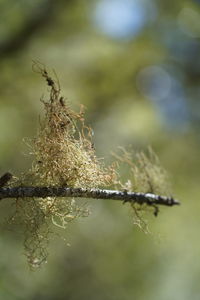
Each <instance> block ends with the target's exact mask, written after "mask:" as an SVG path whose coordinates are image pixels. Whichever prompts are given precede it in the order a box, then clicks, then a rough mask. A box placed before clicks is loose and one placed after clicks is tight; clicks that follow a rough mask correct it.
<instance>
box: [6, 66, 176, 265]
mask: <svg viewBox="0 0 200 300" xmlns="http://www.w3.org/2000/svg"><path fill="white" fill-rule="evenodd" d="M34 71H36V72H38V73H39V74H40V75H42V77H43V78H44V79H45V80H46V82H47V84H48V88H49V99H48V100H44V99H42V100H41V101H42V103H43V105H44V111H45V114H44V117H43V119H42V120H40V123H39V130H38V134H37V136H36V137H35V138H34V139H33V140H31V141H30V142H29V146H30V150H31V151H30V153H31V155H32V157H33V163H32V167H31V169H30V170H29V171H28V172H27V173H25V174H23V175H22V177H21V178H20V179H19V180H14V181H12V182H11V183H9V186H10V187H19V188H20V186H24V188H26V187H33V188H35V189H37V188H38V187H44V188H45V189H47V188H48V187H51V188H53V187H55V188H56V187H58V188H62V187H65V188H66V187H68V188H77V190H78V191H79V193H80V194H81V193H83V190H84V189H85V193H87V189H95V188H96V189H99V188H102V187H109V186H112V188H113V187H115V188H116V189H121V191H114V192H116V193H118V194H123V195H124V196H125V195H126V193H127V192H139V193H158V194H159V193H161V194H165V195H169V193H168V187H167V182H168V180H167V177H166V172H165V171H163V169H162V168H161V166H160V164H159V161H158V159H157V158H156V156H155V155H154V154H153V152H152V151H149V154H148V155H145V154H143V153H138V154H134V155H132V154H131V153H129V152H127V151H126V150H124V149H123V148H121V154H119V153H118V154H116V153H115V154H114V156H115V158H116V159H117V162H115V164H114V165H113V166H111V167H108V168H106V167H105V166H104V165H103V163H102V160H101V161H100V160H98V159H97V157H96V155H95V149H94V145H93V143H92V138H91V135H92V134H91V133H92V131H91V129H90V128H89V127H87V126H86V125H85V123H84V111H83V108H82V107H81V109H80V111H79V112H78V113H77V112H75V111H73V110H72V109H71V107H70V105H69V103H68V102H66V101H65V100H64V98H63V97H62V96H61V95H60V86H59V82H58V81H57V80H54V79H52V78H51V77H50V76H49V74H48V73H47V70H46V69H45V67H44V66H43V65H41V64H35V65H34ZM121 163H122V165H123V167H122V171H124V170H125V173H126V176H124V181H123V182H122V180H121V179H120V178H119V176H118V173H119V171H120V165H121ZM117 167H118V172H116V168H117ZM8 175H9V173H7V175H6V176H3V177H2V181H3V182H4V181H5V179H9V180H10V176H8ZM81 190H82V192H81ZM71 192H72V191H71ZM110 192H112V191H110ZM110 192H109V191H108V192H107V194H108V195H107V198H108V196H109V194H110ZM73 193H75V190H73ZM73 193H72V194H73ZM88 193H89V195H92V191H88ZM95 193H96V194H95V195H98V194H99V192H98V190H97V191H96V192H95ZM101 193H106V191H101ZM111 194H112V193H111ZM101 196H102V195H101ZM37 197H38V196H37ZM134 197H135V198H133V199H132V200H133V201H130V199H129V201H130V203H131V208H132V210H133V215H134V223H135V224H137V225H139V226H140V227H142V229H143V230H144V231H148V228H147V223H146V222H145V221H144V218H143V213H144V212H146V211H147V209H148V208H150V209H151V210H152V209H153V212H154V215H157V214H158V205H157V202H159V201H157V200H162V201H163V202H162V201H161V202H162V204H166V205H175V204H178V202H177V201H175V200H173V199H172V198H170V197H169V198H166V197H160V196H157V195H152V194H151V196H149V197H148V194H146V196H145V195H140V199H141V197H142V199H143V200H144V199H145V201H143V200H142V201H141V202H140V201H139V198H138V197H139V196H137V195H135V196H134ZM95 198H97V197H96V196H95ZM100 198H101V197H100ZM161 198H162V199H161ZM134 199H135V201H134ZM152 199H154V201H153V202H152ZM156 199H157V200H156ZM136 200H137V201H136ZM124 201H126V199H124ZM78 203H79V204H77V203H76V201H75V199H74V198H73V197H67V198H64V197H56V196H54V197H53V196H50V197H49V196H46V197H43V198H34V197H30V196H25V195H23V197H17V198H16V200H15V204H16V205H15V212H14V214H13V215H12V216H11V217H10V218H9V223H11V224H12V225H13V224H15V225H16V224H17V225H20V226H21V227H22V228H23V232H24V248H25V255H26V256H27V259H28V263H29V265H30V267H32V268H37V267H39V266H41V264H42V263H44V262H46V260H47V256H48V244H49V241H50V239H51V238H52V237H53V236H54V234H55V232H56V227H55V226H57V227H61V228H65V227H66V226H67V224H68V223H69V222H71V221H73V220H74V219H76V218H77V217H83V216H87V215H88V210H87V208H85V206H84V204H80V203H81V201H78ZM82 203H83V202H82Z"/></svg>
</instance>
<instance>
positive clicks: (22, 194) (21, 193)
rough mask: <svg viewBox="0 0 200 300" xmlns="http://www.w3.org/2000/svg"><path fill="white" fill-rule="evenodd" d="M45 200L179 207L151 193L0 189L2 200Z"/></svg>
mask: <svg viewBox="0 0 200 300" xmlns="http://www.w3.org/2000/svg"><path fill="white" fill-rule="evenodd" d="M26 197H34V198H37V197H39V198H46V197H76V198H92V199H105V200H108V199H111V200H121V201H123V202H124V203H126V202H131V203H137V204H140V205H142V204H147V205H149V206H154V207H155V205H166V206H173V205H179V204H180V202H179V201H178V200H176V199H174V198H172V197H166V196H160V195H155V194H151V193H147V194H144V193H135V192H127V191H116V190H101V189H82V188H69V187H39V186H36V187H31V186H29V187H28V186H18V187H2V188H0V199H4V198H26Z"/></svg>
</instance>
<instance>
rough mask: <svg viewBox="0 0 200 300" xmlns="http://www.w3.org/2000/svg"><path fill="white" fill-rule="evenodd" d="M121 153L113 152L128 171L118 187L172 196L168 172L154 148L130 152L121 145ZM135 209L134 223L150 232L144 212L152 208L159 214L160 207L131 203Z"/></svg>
mask: <svg viewBox="0 0 200 300" xmlns="http://www.w3.org/2000/svg"><path fill="white" fill-rule="evenodd" d="M119 149H120V154H116V153H113V155H114V157H115V158H116V159H117V161H118V168H119V169H120V167H121V166H122V168H123V169H124V168H125V171H126V176H124V177H126V179H125V182H121V181H120V180H118V181H116V188H119V189H124V190H127V191H130V192H131V191H134V192H139V193H152V194H160V195H166V196H170V191H171V187H170V184H169V178H168V174H167V172H166V171H165V169H164V168H163V167H162V166H161V164H160V161H159V159H158V157H157V156H156V154H155V153H154V152H153V150H152V149H151V148H150V147H149V148H148V150H147V153H146V154H145V153H144V152H132V153H131V152H128V151H127V150H125V149H124V148H123V147H119ZM131 207H132V208H133V211H134V224H136V225H138V226H139V227H140V228H142V229H143V230H144V231H145V232H149V230H148V224H147V222H146V221H145V219H144V214H145V213H146V212H147V211H148V210H149V209H151V210H152V208H153V209H154V215H155V216H157V214H158V207H156V206H152V207H149V206H148V205H146V204H145V205H142V206H141V205H138V204H136V203H131Z"/></svg>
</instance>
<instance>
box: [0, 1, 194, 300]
mask: <svg viewBox="0 0 200 300" xmlns="http://www.w3.org/2000/svg"><path fill="white" fill-rule="evenodd" d="M32 60H38V61H40V62H42V63H44V64H45V65H46V66H47V67H49V68H50V69H54V70H55V71H56V73H57V74H58V76H59V80H60V84H61V87H62V92H63V95H65V96H66V97H67V98H68V99H69V100H70V101H71V102H72V104H73V106H74V107H77V108H78V105H79V104H80V103H82V104H84V105H85V106H86V107H87V111H86V118H87V121H88V124H90V125H91V126H92V127H93V129H94V133H95V134H94V141H95V145H96V149H97V153H98V156H100V157H105V161H106V162H109V161H110V160H111V155H110V152H111V151H116V149H117V146H118V145H120V146H125V147H129V146H130V145H131V147H132V148H134V149H136V150H139V149H146V147H147V146H149V145H151V146H152V147H153V149H154V150H155V152H156V153H157V155H158V156H159V158H160V160H161V163H162V165H163V166H164V167H165V168H166V169H167V170H168V171H169V173H170V175H171V181H172V185H173V191H174V195H175V196H176V197H177V198H178V199H180V200H181V203H182V205H181V206H180V207H174V208H164V207H163V208H162V210H161V212H160V214H159V216H158V218H154V217H153V216H150V217H149V219H150V220H149V226H150V230H151V231H152V234H150V235H146V234H144V233H143V232H142V231H140V230H139V229H138V228H137V227H134V226H133V220H132V212H131V210H130V208H129V207H128V205H127V206H126V205H124V206H122V205H121V204H120V203H115V201H103V200H102V201H94V200H93V201H90V202H89V205H90V208H91V211H92V214H91V216H90V217H88V218H85V219H80V220H78V221H76V222H75V223H74V224H71V225H70V226H69V228H68V229H67V230H66V232H65V233H64V236H65V238H66V241H67V242H65V241H64V240H62V239H60V238H55V240H54V241H53V242H52V244H51V247H50V249H49V253H50V255H49V259H48V263H47V264H46V265H45V266H44V267H43V268H42V269H41V270H38V271H36V272H31V271H30V270H29V268H28V266H27V263H26V258H25V256H24V255H23V246H22V243H23V241H22V237H21V235H20V233H19V232H18V230H17V229H16V231H8V230H6V229H5V228H2V230H1V237H0V253H1V255H0V299H4V300H12V299H33V300H34V299H42V300H43V299H50V300H53V299H60V300H62V299H70V300H80V299H81V300H83V299H87V300H90V299H92V300H102V299H103V300H132V299H137V300H142V299H148V300H157V299H158V300H168V299H172V300H173V299H176V300H179V299H180V300H188V299H190V298H191V299H193V300H197V299H200V288H199V277H200V262H199V255H200V242H199V240H198V236H199V226H200V221H199V220H200V218H199V215H200V212H199V209H200V204H199V196H200V191H199V169H200V158H199V144H200V138H199V137H200V136H199V128H200V102H199V94H200V85H199V83H200V1H198V0H196V1H195V0H190V1H189V0H188V1H184V0H176V1H172V0H171V1H165V0H107V1H106V0H96V1H95V0H85V1H83V0H73V1H72V0H66V1H64V0H57V1H54V0H43V1H38V0H26V1H25V0H18V1H14V0H1V1H0V70H1V71H0V168H1V173H2V174H3V173H4V172H6V171H11V172H13V173H14V174H20V172H22V171H25V170H28V169H29V167H30V165H31V161H30V158H29V157H28V156H27V155H26V154H27V147H26V145H25V143H24V142H23V138H26V137H33V136H34V135H35V134H36V132H37V126H38V115H39V114H40V113H42V105H41V103H40V101H39V99H40V98H41V96H43V95H44V97H45V95H46V96H47V87H46V84H45V82H44V80H43V79H42V78H41V77H40V76H39V75H38V74H36V73H34V72H32ZM24 154H25V155H24ZM9 210H10V205H9V203H8V201H7V202H6V200H5V201H3V202H2V203H1V219H2V220H3V217H6V216H7V214H8V212H9ZM2 227H4V226H2ZM67 243H69V244H70V246H68V245H67Z"/></svg>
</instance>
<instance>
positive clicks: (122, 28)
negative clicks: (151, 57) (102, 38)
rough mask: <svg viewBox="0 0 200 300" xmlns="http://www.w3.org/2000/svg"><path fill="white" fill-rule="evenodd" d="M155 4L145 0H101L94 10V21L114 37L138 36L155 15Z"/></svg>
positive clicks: (103, 30) (104, 31)
mask: <svg viewBox="0 0 200 300" xmlns="http://www.w3.org/2000/svg"><path fill="white" fill-rule="evenodd" d="M155 11H156V9H155V6H154V5H153V4H152V3H151V2H150V1H149V2H148V3H147V2H146V1H143V0H110V1H106V0H101V1H99V2H98V3H97V5H96V7H95V10H94V23H95V25H96V27H97V28H98V29H99V30H100V31H101V32H103V33H104V34H106V35H108V36H110V37H113V38H132V37H134V36H137V35H138V34H139V33H140V31H141V30H142V29H143V27H144V26H145V25H146V23H147V22H148V21H149V20H150V19H154V17H155Z"/></svg>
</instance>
